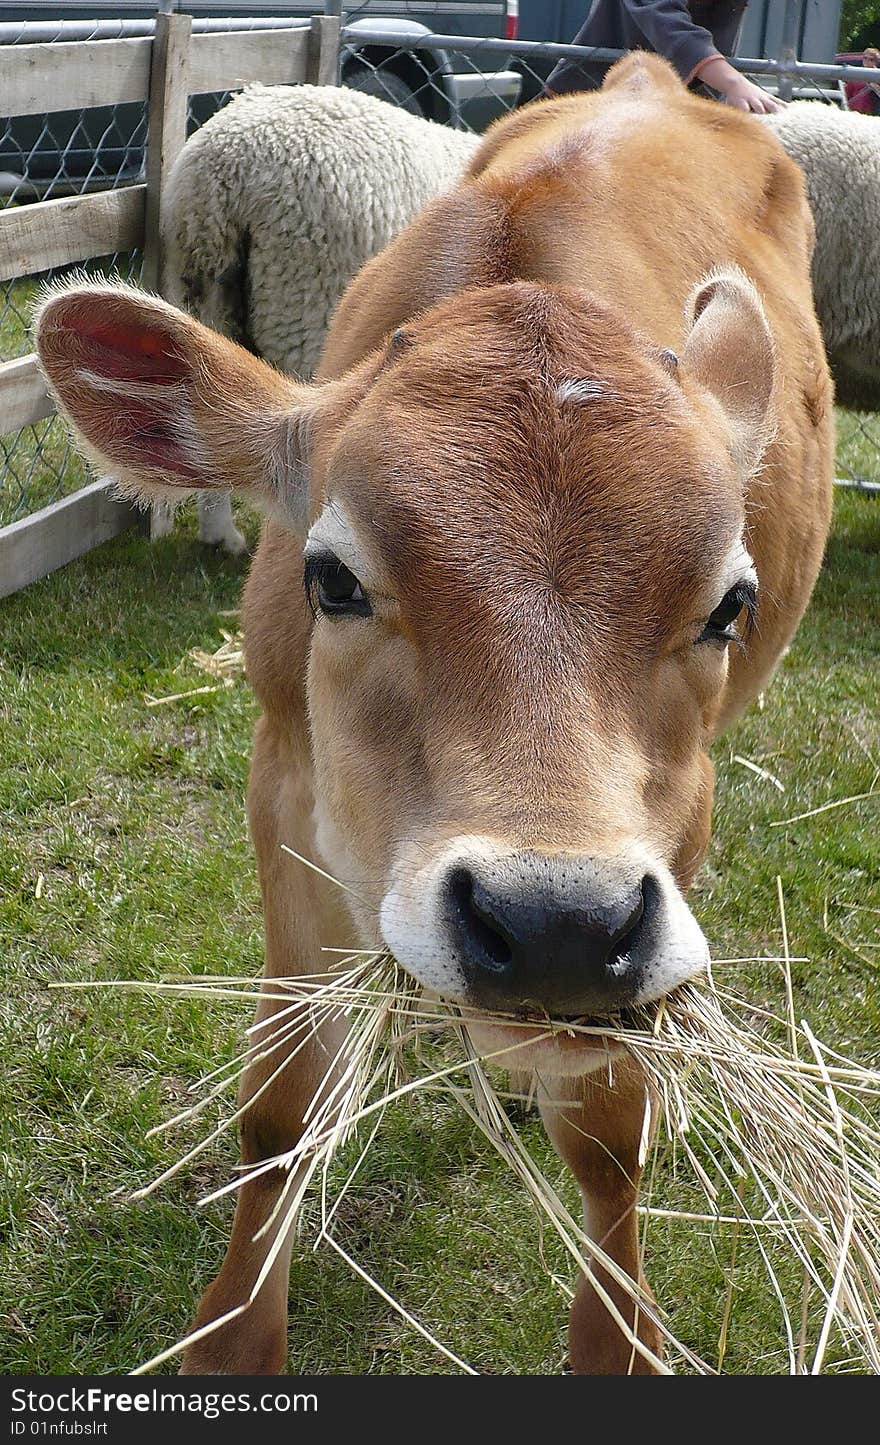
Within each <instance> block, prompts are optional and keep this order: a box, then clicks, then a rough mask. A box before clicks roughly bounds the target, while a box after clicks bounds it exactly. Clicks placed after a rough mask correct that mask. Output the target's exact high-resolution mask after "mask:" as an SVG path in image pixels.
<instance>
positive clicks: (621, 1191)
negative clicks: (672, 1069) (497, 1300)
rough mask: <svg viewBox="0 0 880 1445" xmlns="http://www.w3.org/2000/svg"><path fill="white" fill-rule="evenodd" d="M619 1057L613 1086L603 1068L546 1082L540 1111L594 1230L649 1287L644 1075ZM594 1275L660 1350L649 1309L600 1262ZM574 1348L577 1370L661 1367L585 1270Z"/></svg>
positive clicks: (646, 1371)
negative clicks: (643, 1244) (639, 1210)
mask: <svg viewBox="0 0 880 1445" xmlns="http://www.w3.org/2000/svg"><path fill="white" fill-rule="evenodd" d="M613 1065H614V1067H613V1076H614V1083H613V1086H609V1083H608V1079H607V1076H606V1075H605V1074H604V1072H599V1073H594V1074H588V1075H586V1076H585V1077H584V1078H582V1079H560V1080H558V1081H549V1082H548V1083H546V1084H544V1085H543V1087H542V1090H541V1094H540V1095H539V1101H540V1106H541V1115H542V1118H543V1120H544V1124H545V1127H546V1129H547V1133H548V1134H549V1135H550V1138H551V1140H552V1141H553V1144H554V1146H555V1148H556V1150H557V1152H558V1153H559V1155H560V1156H561V1157H562V1158H563V1159H564V1160H565V1162H566V1164H568V1166H569V1168H570V1169H571V1171H572V1173H573V1174H574V1176H575V1179H576V1180H577V1182H578V1185H579V1187H580V1191H581V1195H582V1198H583V1203H584V1219H585V1222H586V1230H587V1233H588V1235H589V1236H590V1238H591V1239H592V1240H594V1241H595V1242H596V1243H597V1244H599V1245H601V1247H602V1249H603V1250H604V1251H605V1253H606V1254H607V1255H609V1256H610V1258H611V1259H613V1260H614V1262H615V1263H616V1264H618V1265H620V1267H621V1268H622V1269H623V1270H625V1272H626V1273H627V1274H628V1275H629V1277H630V1278H631V1279H632V1280H635V1281H637V1282H639V1283H640V1284H641V1285H642V1286H643V1287H645V1288H647V1285H646V1281H645V1277H644V1274H643V1272H642V1262H641V1251H640V1247H639V1233H638V1215H637V1214H636V1203H637V1200H638V1189H639V1182H640V1178H641V1173H642V1170H641V1167H640V1165H639V1145H640V1142H641V1138H642V1130H643V1125H644V1118H645V1097H646V1093H645V1079H644V1075H643V1074H642V1072H641V1070H640V1069H639V1067H638V1065H637V1064H635V1063H634V1062H633V1061H632V1060H631V1059H617V1058H615V1059H614V1061H613ZM562 1100H564V1101H565V1102H561V1101H562ZM595 1277H596V1280H597V1281H598V1282H599V1283H600V1284H601V1285H602V1287H603V1288H604V1289H605V1290H606V1291H607V1293H608V1294H609V1295H610V1297H611V1299H612V1300H613V1301H614V1304H615V1306H616V1308H617V1309H618V1310H619V1312H620V1314H621V1315H622V1317H623V1319H624V1320H625V1321H626V1323H627V1325H628V1326H629V1327H630V1328H631V1329H632V1330H633V1332H634V1333H635V1334H636V1335H637V1336H638V1338H639V1339H640V1340H641V1341H642V1342H643V1343H644V1344H645V1345H647V1346H648V1347H649V1349H651V1350H652V1351H653V1353H654V1354H655V1355H658V1356H659V1357H661V1358H662V1336H661V1333H660V1331H659V1329H658V1328H657V1326H656V1325H655V1324H654V1323H653V1321H652V1320H650V1319H649V1318H648V1316H647V1315H646V1314H645V1312H644V1310H640V1309H639V1308H638V1307H637V1305H636V1304H635V1303H634V1302H633V1300H632V1297H631V1296H630V1295H629V1294H628V1293H627V1291H626V1290H625V1289H624V1288H623V1287H622V1286H621V1285H619V1284H617V1283H615V1282H614V1281H613V1280H612V1279H611V1278H610V1277H609V1275H608V1274H607V1273H606V1271H604V1270H602V1269H600V1268H598V1267H596V1268H595ZM649 1298H652V1296H650V1295H649ZM568 1348H569V1360H570V1363H571V1368H572V1370H573V1372H574V1373H575V1374H576V1375H626V1374H634V1375H653V1374H656V1373H658V1372H657V1370H656V1368H655V1367H654V1366H652V1365H651V1363H650V1361H648V1360H646V1359H645V1358H644V1357H643V1356H642V1355H641V1354H639V1352H638V1350H636V1349H634V1347H633V1345H632V1344H631V1342H630V1341H629V1340H628V1339H627V1337H626V1336H625V1334H624V1333H623V1331H622V1330H621V1329H620V1326H619V1325H618V1324H617V1322H616V1321H615V1319H614V1317H613V1316H612V1315H611V1313H610V1312H609V1310H608V1308H607V1307H606V1305H605V1303H604V1302H603V1300H602V1298H601V1296H600V1295H599V1294H598V1292H597V1291H596V1289H594V1287H593V1285H592V1283H591V1280H590V1278H589V1276H587V1275H584V1274H582V1275H581V1278H580V1281H579V1284H578V1289H577V1293H576V1295H575V1299H574V1303H573V1305H572V1307H571V1315H570V1319H569V1329H568Z"/></svg>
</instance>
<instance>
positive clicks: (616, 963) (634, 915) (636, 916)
mask: <svg viewBox="0 0 880 1445" xmlns="http://www.w3.org/2000/svg"><path fill="white" fill-rule="evenodd" d="M659 899H660V889H659V886H658V884H657V882H656V880H655V879H654V878H652V877H651V875H650V873H648V874H646V875H645V877H644V878H643V879H642V881H641V883H640V884H639V887H638V889H637V890H636V894H635V896H634V898H633V900H632V906H631V907H630V909H629V914H628V917H627V918H626V919H625V920H624V921H623V922H622V923H621V924H620V926H619V928H618V929H617V930H616V932H615V933H614V934H613V935H612V937H611V938H610V940H609V951H608V959H607V963H606V967H607V968H609V969H610V970H611V972H612V973H621V972H623V971H625V970H626V968H627V966H628V956H629V953H630V951H631V950H632V948H633V947H634V946H635V945H636V943H637V941H638V939H639V936H640V934H641V933H642V932H643V930H644V929H645V928H646V927H649V926H650V924H651V920H652V918H653V916H654V914H655V912H656V910H657V906H658V903H659Z"/></svg>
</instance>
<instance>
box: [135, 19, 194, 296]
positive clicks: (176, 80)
mask: <svg viewBox="0 0 880 1445" xmlns="http://www.w3.org/2000/svg"><path fill="white" fill-rule="evenodd" d="M191 35H192V16H191V15H167V14H164V13H162V12H160V13H159V14H158V15H157V16H156V33H155V36H154V38H153V55H152V61H151V64H150V101H149V110H148V134H147V203H146V214H145V217H144V269H143V283H144V285H145V286H147V287H149V289H150V290H151V291H158V292H159V293H160V294H164V292H165V289H166V288H165V284H164V283H165V276H164V275H163V272H164V258H163V256H162V241H161V223H162V200H163V195H164V191H165V187H166V186H167V184H168V174H169V172H170V170H171V167H172V165H173V164H174V162H175V160H176V159H177V157H178V155H179V154H180V152H181V150H182V149H183V144H184V141H185V140H186V118H187V107H188V102H189V47H190V36H191Z"/></svg>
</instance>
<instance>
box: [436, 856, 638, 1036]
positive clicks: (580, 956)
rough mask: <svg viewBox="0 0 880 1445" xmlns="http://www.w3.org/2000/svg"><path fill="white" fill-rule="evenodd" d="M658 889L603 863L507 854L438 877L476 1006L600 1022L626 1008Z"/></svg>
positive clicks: (470, 862) (632, 995)
mask: <svg viewBox="0 0 880 1445" xmlns="http://www.w3.org/2000/svg"><path fill="white" fill-rule="evenodd" d="M657 893H658V890H657V885H656V884H655V883H654V880H653V879H652V878H651V877H650V876H647V877H645V878H643V879H641V880H634V879H633V878H631V877H630V878H624V877H621V875H620V872H619V869H617V868H615V867H614V866H612V865H611V864H609V863H607V862H605V861H604V860H592V859H575V858H571V857H568V858H565V859H561V860H560V859H558V858H554V857H545V856H542V855H540V854H529V853H525V854H516V855H512V856H508V857H506V858H501V859H493V860H492V861H491V862H489V863H487V864H482V863H480V862H476V863H475V862H474V860H472V859H468V861H467V863H466V864H465V863H462V864H460V865H458V866H453V867H452V868H451V869H450V871H449V874H448V878H447V899H448V913H447V917H448V923H449V927H450V929H451V932H452V937H453V943H454V946H455V950H456V953H457V955H458V958H459V961H460V965H461V967H462V969H463V971H464V975H465V979H466V982H467V988H468V993H469V995H470V998H471V1000H472V1001H473V1003H475V1004H476V1005H477V1006H478V1007H481V1008H494V1009H502V1010H508V1009H524V1008H526V1009H532V1010H534V1009H537V1010H539V1011H543V1012H546V1013H548V1014H551V1015H553V1014H556V1015H567V1016H569V1017H571V1016H576V1015H579V1014H595V1013H608V1012H612V1011H614V1010H617V1009H621V1008H625V1007H626V1006H627V1005H628V1004H630V1003H632V1002H633V1000H634V999H635V997H636V995H637V993H638V989H639V983H640V978H641V972H642V970H641V966H640V964H639V963H638V962H636V960H635V959H634V957H633V956H632V954H633V951H635V950H634V946H635V944H636V943H637V941H638V940H639V939H640V937H641V934H642V933H643V932H644V931H645V930H646V929H648V928H649V927H650V922H651V917H652V915H653V913H654V912H655V910H656V906H657Z"/></svg>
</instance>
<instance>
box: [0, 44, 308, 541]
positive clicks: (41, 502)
mask: <svg viewBox="0 0 880 1445" xmlns="http://www.w3.org/2000/svg"><path fill="white" fill-rule="evenodd" d="M297 23H299V24H302V25H307V23H308V22H295V21H294V22H291V21H290V20H289V19H287V18H283V19H281V18H265V17H263V18H243V19H223V20H214V19H198V20H195V21H194V22H193V27H192V28H193V32H194V33H195V34H205V33H212V32H217V31H222V32H231V31H253V30H273V29H277V30H285V31H289V30H290V29H291V28H296V26H297ZM153 30H154V22H153V21H151V20H144V21H131V20H81V21H70V20H56V21H51V20H50V21H23V22H18V23H15V24H12V23H0V46H15V45H18V46H21V45H53V44H57V45H72V44H76V43H77V42H80V41H89V40H122V39H143V38H149V37H150V36H152V34H153ZM234 94H235V92H234V91H229V90H226V91H220V92H215V93H213V94H211V93H209V94H200V95H195V96H190V98H189V105H188V124H187V131H188V133H189V134H191V133H192V132H193V131H194V130H195V129H196V128H197V127H198V126H199V125H201V124H203V123H204V121H205V120H207V119H208V117H209V116H211V115H213V114H214V113H215V112H216V111H217V110H219V109H220V108H221V107H222V106H223V105H225V104H226V103H227V102H228V101H229V100H230V99H231V98H232V96H233V95H234ZM60 98H61V97H59V99H60ZM2 106H3V96H2V95H0V111H2ZM147 117H148V107H147V104H146V102H134V103H130V104H119V105H106V106H100V107H93V108H90V109H81V110H65V109H58V110H54V111H46V112H43V113H40V114H31V115H18V116H15V115H13V116H4V115H2V113H0V210H2V209H3V208H4V207H7V206H16V207H18V206H26V205H28V204H30V203H32V202H35V201H51V200H62V199H64V198H68V197H71V196H81V195H86V194H94V193H96V192H99V191H109V190H118V189H120V188H123V187H128V186H133V185H138V184H142V183H143V182H144V181H145V165H146V148H147V140H148V119H147ZM143 259H144V258H143V253H142V251H141V250H140V249H131V250H126V251H115V252H112V253H109V254H108V255H106V256H103V257H99V258H96V259H91V260H89V261H86V262H81V263H78V264H77V265H75V266H61V267H57V268H52V269H49V270H46V271H41V272H39V273H36V274H33V275H29V276H14V277H8V276H7V277H5V278H4V279H0V364H2V363H3V362H6V361H12V360H15V359H16V358H19V357H24V356H26V355H27V354H28V353H29V352H30V351H31V350H32V346H31V340H30V318H31V315H32V312H33V309H34V305H35V302H36V301H37V299H38V297H39V296H40V294H41V293H42V291H43V290H44V288H45V287H46V286H47V285H49V284H51V283H52V282H53V281H56V280H61V279H63V278H64V277H65V276H68V275H70V274H72V273H74V272H75V273H77V274H87V275H92V276H115V277H119V278H120V279H121V280H125V281H131V282H134V283H137V282H138V281H140V280H141V271H142V265H143ZM3 420H4V419H3V417H2V416H0V528H2V527H5V526H7V525H9V524H10V523H12V522H17V521H19V520H21V519H22V518H23V517H26V516H29V515H30V514H32V513H33V512H36V511H38V510H39V509H40V508H42V507H46V506H49V505H50V504H51V503H52V502H55V501H57V500H58V499H59V498H61V497H64V496H68V495H70V494H71V493H74V492H77V491H79V489H80V488H81V487H83V486H85V485H86V484H87V482H88V481H89V480H90V475H89V473H88V469H87V468H86V466H85V464H84V462H83V461H82V458H81V457H80V456H79V455H78V454H77V452H76V449H75V448H74V447H72V446H71V444H70V440H69V436H68V433H67V428H66V427H65V425H64V423H63V422H62V421H60V420H59V419H58V418H57V417H54V416H49V417H45V418H43V419H41V420H39V421H35V422H32V423H30V424H28V425H27V426H24V427H22V428H20V429H18V430H15V431H6V430H5V429H4V427H3Z"/></svg>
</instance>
